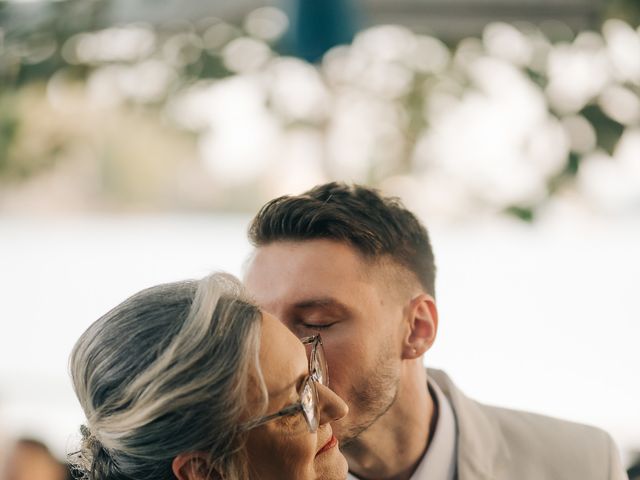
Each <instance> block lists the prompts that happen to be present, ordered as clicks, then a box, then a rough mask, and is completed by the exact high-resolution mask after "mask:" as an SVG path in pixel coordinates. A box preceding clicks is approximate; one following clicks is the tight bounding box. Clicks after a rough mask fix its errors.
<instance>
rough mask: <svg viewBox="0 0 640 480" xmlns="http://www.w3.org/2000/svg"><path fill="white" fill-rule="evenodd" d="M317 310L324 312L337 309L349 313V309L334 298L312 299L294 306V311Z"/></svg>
mask: <svg viewBox="0 0 640 480" xmlns="http://www.w3.org/2000/svg"><path fill="white" fill-rule="evenodd" d="M316 308H317V309H324V310H329V309H335V310H339V311H341V312H343V313H347V312H349V307H347V306H346V305H345V304H343V303H342V302H339V301H338V300H336V299H335V298H332V297H319V298H311V299H308V300H302V301H300V302H297V303H294V304H293V309H294V310H310V309H316Z"/></svg>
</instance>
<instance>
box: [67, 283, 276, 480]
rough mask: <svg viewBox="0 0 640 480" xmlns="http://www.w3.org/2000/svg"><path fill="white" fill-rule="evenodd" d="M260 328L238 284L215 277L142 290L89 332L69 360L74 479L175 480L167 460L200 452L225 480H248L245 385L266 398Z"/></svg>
mask: <svg viewBox="0 0 640 480" xmlns="http://www.w3.org/2000/svg"><path fill="white" fill-rule="evenodd" d="M260 320H261V314H260V310H259V309H258V307H256V306H255V305H254V304H253V303H252V302H250V301H248V300H247V299H246V298H245V296H244V293H243V290H242V287H241V285H240V283H239V282H238V280H237V279H236V278H235V277H233V276H231V275H227V274H220V273H217V274H213V275H210V276H208V277H205V278H204V279H202V280H200V281H184V282H177V283H170V284H166V285H159V286H156V287H152V288H149V289H146V290H143V291H141V292H139V293H137V294H135V295H133V296H132V297H130V298H129V299H127V300H125V301H124V302H123V303H121V304H120V305H118V306H117V307H115V308H114V309H113V310H111V311H110V312H108V313H107V314H105V315H104V316H103V317H101V318H100V319H98V320H97V321H96V322H95V323H93V324H92V325H91V326H90V327H89V328H88V329H87V331H86V332H84V334H82V336H81V337H80V339H79V340H78V341H77V343H76V345H75V346H74V348H73V351H72V353H71V359H70V369H71V377H72V379H73V385H74V389H75V392H76V395H77V396H78V399H79V400H80V404H81V405H82V408H83V410H84V413H85V415H86V417H87V425H86V426H83V427H82V428H81V431H82V434H83V446H82V448H81V450H80V451H79V452H77V453H76V454H75V456H74V457H73V458H72V460H73V461H74V463H75V464H76V468H77V469H78V471H79V472H80V473H81V474H83V475H84V477H85V478H87V479H88V480H116V479H122V480H125V479H135V480H147V479H149V480H150V479H154V480H163V479H174V478H175V476H174V475H173V472H172V467H171V463H172V460H173V458H174V457H176V456H177V455H178V454H180V453H185V452H206V453H208V454H209V455H210V460H211V465H212V466H214V467H215V469H216V471H217V472H219V473H221V474H222V475H223V478H224V479H228V480H236V479H241V478H247V476H248V475H247V471H246V468H247V462H246V458H244V449H243V441H244V437H245V435H246V434H245V433H243V430H242V422H243V421H244V420H246V416H247V412H248V408H249V387H250V384H251V383H252V382H255V383H257V384H258V387H259V391H260V397H261V399H266V398H267V395H266V389H265V387H264V381H263V380H262V375H261V371H260V365H259V350H260V331H261V329H260V325H261V321H260ZM256 380H257V381H256ZM265 401H266V400H265ZM263 403H264V402H263ZM256 413H258V414H259V413H260V412H256Z"/></svg>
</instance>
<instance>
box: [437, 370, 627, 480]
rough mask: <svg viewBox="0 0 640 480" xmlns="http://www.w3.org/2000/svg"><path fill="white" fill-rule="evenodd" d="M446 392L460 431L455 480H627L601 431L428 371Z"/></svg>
mask: <svg viewBox="0 0 640 480" xmlns="http://www.w3.org/2000/svg"><path fill="white" fill-rule="evenodd" d="M427 372H428V375H429V378H430V379H431V380H433V381H435V382H436V383H437V384H438V386H439V387H440V388H441V389H442V391H443V392H444V394H445V395H446V396H447V398H448V399H449V401H450V402H451V405H452V407H453V410H454V412H455V416H456V423H457V429H458V480H591V479H593V480H605V479H606V480H627V475H626V473H625V472H624V470H623V468H622V465H621V462H620V457H619V455H618V451H617V449H616V446H615V444H614V442H613V441H612V439H611V437H610V436H609V435H608V434H607V433H606V432H604V431H602V430H599V429H597V428H594V427H589V426H586V425H579V424H576V423H571V422H566V421H563V420H557V419H553V418H549V417H544V416H541V415H536V414H533V413H526V412H519V411H515V410H507V409H504V408H497V407H490V406H486V405H482V404H480V403H478V402H475V401H473V400H471V399H469V398H468V397H466V396H465V395H464V394H463V393H462V392H461V391H460V390H458V389H457V388H456V386H455V385H454V384H453V382H452V381H451V380H450V379H449V377H448V376H447V375H446V374H445V373H444V372H442V371H439V370H432V369H428V371H427Z"/></svg>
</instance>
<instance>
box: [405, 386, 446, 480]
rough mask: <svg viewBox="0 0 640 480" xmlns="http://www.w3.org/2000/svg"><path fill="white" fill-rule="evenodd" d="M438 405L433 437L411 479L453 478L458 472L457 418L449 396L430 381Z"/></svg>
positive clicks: (438, 479) (441, 479) (432, 393)
mask: <svg viewBox="0 0 640 480" xmlns="http://www.w3.org/2000/svg"><path fill="white" fill-rule="evenodd" d="M429 391H430V392H431V397H432V398H433V400H434V402H435V403H436V405H437V409H438V410H437V411H438V419H437V423H436V428H435V429H434V432H433V437H432V438H431V441H430V442H429V447H428V448H427V451H426V452H425V454H424V456H423V457H422V460H420V463H419V464H418V468H416V471H415V472H414V473H413V475H412V476H411V480H427V479H428V480H453V479H454V478H455V474H456V457H457V456H456V448H457V441H456V419H455V416H454V414H453V409H452V408H451V404H450V403H449V400H448V399H447V397H446V396H445V395H444V393H442V390H440V387H438V385H437V384H436V383H435V382H431V381H430V382H429Z"/></svg>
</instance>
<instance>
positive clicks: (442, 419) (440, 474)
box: [347, 381, 458, 480]
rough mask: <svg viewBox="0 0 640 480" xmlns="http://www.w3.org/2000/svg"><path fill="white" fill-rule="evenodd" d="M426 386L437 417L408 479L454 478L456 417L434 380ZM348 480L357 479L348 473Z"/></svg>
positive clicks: (440, 479)
mask: <svg viewBox="0 0 640 480" xmlns="http://www.w3.org/2000/svg"><path fill="white" fill-rule="evenodd" d="M428 388H429V391H430V392H431V398H433V401H434V403H435V407H436V408H437V412H438V418H437V420H436V427H435V429H434V431H433V437H432V438H431V441H430V442H429V447H428V448H427V451H426V452H425V454H424V456H423V457H422V459H421V460H420V463H419V464H418V467H417V468H416V471H415V472H414V473H413V475H411V479H410V480H454V478H455V475H456V458H457V455H456V450H457V443H458V442H457V434H456V419H455V416H454V414H453V409H452V407H451V403H449V400H448V399H447V397H446V396H445V395H444V393H442V390H440V387H438V385H437V384H436V382H433V381H429V382H428ZM347 479H348V480H357V479H356V477H354V476H353V475H351V474H349V476H348V477H347Z"/></svg>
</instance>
